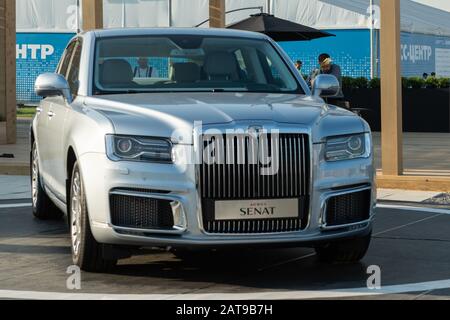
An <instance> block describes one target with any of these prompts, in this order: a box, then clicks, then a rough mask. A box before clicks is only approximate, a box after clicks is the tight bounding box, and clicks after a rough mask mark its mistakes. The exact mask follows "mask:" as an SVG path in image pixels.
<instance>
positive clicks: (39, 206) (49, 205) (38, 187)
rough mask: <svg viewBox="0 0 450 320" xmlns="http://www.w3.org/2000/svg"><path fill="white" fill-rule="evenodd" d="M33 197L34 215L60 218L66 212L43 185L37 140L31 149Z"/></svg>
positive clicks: (43, 217)
mask: <svg viewBox="0 0 450 320" xmlns="http://www.w3.org/2000/svg"><path fill="white" fill-rule="evenodd" d="M31 199H32V202H33V215H34V216H35V217H36V218H38V219H40V220H59V219H61V218H62V217H63V216H64V213H63V212H62V211H61V210H59V209H58V208H57V207H56V206H55V204H54V203H53V202H52V200H50V198H49V197H48V195H47V193H45V190H44V188H43V187H42V181H41V175H40V171H39V154H38V151H37V145H36V142H34V143H33V147H32V150H31Z"/></svg>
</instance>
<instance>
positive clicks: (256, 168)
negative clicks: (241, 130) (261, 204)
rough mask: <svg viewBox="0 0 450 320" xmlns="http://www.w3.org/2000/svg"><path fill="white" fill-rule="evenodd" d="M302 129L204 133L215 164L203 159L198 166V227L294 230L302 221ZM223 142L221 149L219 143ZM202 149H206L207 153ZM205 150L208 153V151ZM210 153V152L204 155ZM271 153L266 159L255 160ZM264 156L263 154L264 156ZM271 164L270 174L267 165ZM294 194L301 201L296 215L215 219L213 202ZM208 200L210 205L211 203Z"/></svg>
mask: <svg viewBox="0 0 450 320" xmlns="http://www.w3.org/2000/svg"><path fill="white" fill-rule="evenodd" d="M307 141H308V137H307V136H306V135H303V134H279V135H278V134H277V135H267V136H265V137H259V148H258V139H255V137H254V136H252V135H245V134H241V135H233V136H227V135H223V136H222V139H217V137H212V136H206V135H205V136H204V137H203V145H204V146H205V147H206V148H207V149H206V150H207V151H208V152H209V151H212V150H211V149H210V146H211V145H212V144H214V143H216V144H215V149H216V150H215V154H214V158H215V159H216V162H218V163H215V164H209V163H208V162H204V163H203V164H201V165H200V166H201V168H200V170H199V172H200V175H201V177H200V178H199V181H200V188H201V195H202V204H203V221H204V223H203V226H204V228H205V229H206V231H207V232H209V233H225V234H230V233H232V234H246V233H250V234H252V233H274V232H275V233H279V232H290V231H299V230H303V229H304V228H306V226H307V224H308V220H307V218H308V217H307V212H308V209H309V188H308V186H309V183H310V181H309V177H310V174H309V172H308V171H309V170H310V165H309V162H310V161H309V156H310V155H309V152H310V150H309V143H308V142H307ZM225 147H226V148H225ZM207 154H208V153H207ZM209 154H210V153H209ZM210 156H211V154H210ZM261 156H265V157H268V159H270V158H272V163H267V161H261V160H262V158H260V157H261ZM264 160H266V159H264ZM270 167H272V168H274V167H275V168H277V169H278V171H277V173H276V174H274V175H271V174H268V173H271V172H270V171H269V170H268V169H270ZM274 198H280V199H281V198H283V199H288V198H291V199H292V198H298V199H299V200H301V203H303V205H302V208H301V210H300V211H301V212H299V218H296V219H273V220H270V219H269V220H247V221H242V220H236V221H216V220H215V218H214V216H215V213H214V210H215V207H214V202H215V201H228V200H229V201H233V200H261V199H274ZM207 203H209V205H207ZM211 203H212V205H211Z"/></svg>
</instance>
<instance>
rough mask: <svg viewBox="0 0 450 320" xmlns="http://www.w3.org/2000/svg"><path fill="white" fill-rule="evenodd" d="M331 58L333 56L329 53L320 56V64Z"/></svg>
mask: <svg viewBox="0 0 450 320" xmlns="http://www.w3.org/2000/svg"><path fill="white" fill-rule="evenodd" d="M328 58H331V56H330V55H329V54H328V53H322V54H321V55H320V56H319V62H320V63H322V62H324V61H325V59H328Z"/></svg>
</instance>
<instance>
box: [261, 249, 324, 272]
mask: <svg viewBox="0 0 450 320" xmlns="http://www.w3.org/2000/svg"><path fill="white" fill-rule="evenodd" d="M315 255H316V254H315V253H310V254H307V255H305V256H302V257H298V258H294V259H290V260H286V261H282V262H279V263H276V264H272V265H270V266H267V267H264V268H261V269H259V270H258V272H262V271H266V270H269V269H272V268H276V267H281V266H284V265H286V264H289V263H292V262H298V261H301V260H305V259H308V258H311V257H314V256H315Z"/></svg>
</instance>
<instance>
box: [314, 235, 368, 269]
mask: <svg viewBox="0 0 450 320" xmlns="http://www.w3.org/2000/svg"><path fill="white" fill-rule="evenodd" d="M371 239H372V233H370V234H369V235H368V236H365V237H361V238H355V239H348V240H341V241H336V242H332V243H329V244H327V245H325V246H320V247H316V252H317V256H318V257H319V260H320V261H321V262H324V263H344V264H347V263H356V262H359V261H361V260H362V259H363V258H364V257H365V256H366V254H367V251H368V250H369V247H370V242H371Z"/></svg>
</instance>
